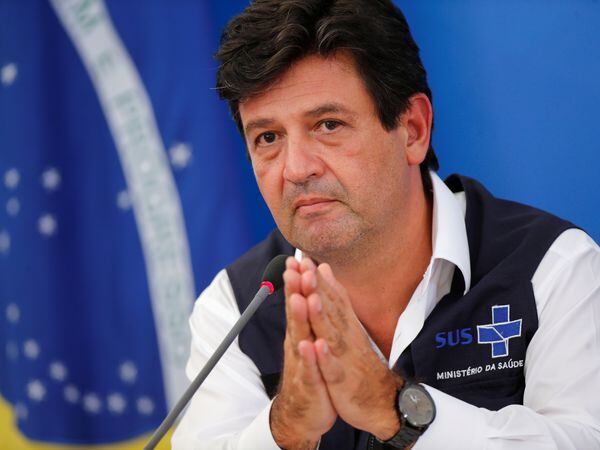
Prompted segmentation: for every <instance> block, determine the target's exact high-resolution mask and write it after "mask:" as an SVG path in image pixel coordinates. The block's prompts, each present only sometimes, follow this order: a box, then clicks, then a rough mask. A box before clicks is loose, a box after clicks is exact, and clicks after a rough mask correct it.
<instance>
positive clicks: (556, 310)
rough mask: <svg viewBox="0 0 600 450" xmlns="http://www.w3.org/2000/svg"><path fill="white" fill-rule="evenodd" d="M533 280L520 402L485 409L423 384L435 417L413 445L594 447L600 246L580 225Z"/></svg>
mask: <svg viewBox="0 0 600 450" xmlns="http://www.w3.org/2000/svg"><path fill="white" fill-rule="evenodd" d="M532 284H533V290H534V295H535V298H536V306H537V310H538V318H539V326H538V330H537V332H536V333H535V335H534V337H533V339H532V340H531V342H530V344H529V347H528V348H527V353H526V358H525V393H524V399H523V405H510V406H507V407H505V408H502V409H500V410H499V411H490V410H487V409H484V408H478V407H475V406H473V405H470V404H468V403H465V402H463V401H460V400H458V399H455V398H454V397H451V396H449V395H446V394H444V393H442V392H440V391H438V390H436V389H434V388H431V387H429V386H426V388H427V390H428V392H429V393H430V394H431V396H432V397H433V399H434V402H435V404H436V410H437V416H436V418H435V420H434V422H433V423H432V424H431V426H430V427H429V429H428V430H427V431H426V432H425V433H424V434H423V435H422V436H421V437H420V438H419V440H418V441H417V443H416V445H415V446H414V450H420V449H433V448H456V449H488V450H499V449H509V448H510V449H511V450H513V449H517V450H519V449H523V450H525V449H527V450H536V449H561V450H562V449H584V448H585V449H592V448H596V449H597V448H600V248H598V246H597V245H596V244H595V243H594V242H593V240H592V239H591V238H590V237H589V236H588V235H586V234H585V233H584V232H583V231H581V230H575V229H573V230H568V231H566V232H564V233H563V234H561V235H560V236H559V238H558V239H557V240H556V241H555V242H554V243H553V244H552V246H551V247H550V249H549V250H548V252H547V253H546V255H545V256H544V258H543V260H542V261H541V263H540V265H539V267H538V269H537V271H536V273H535V275H534V277H533V279H532Z"/></svg>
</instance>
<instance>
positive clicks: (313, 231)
mask: <svg viewBox="0 0 600 450" xmlns="http://www.w3.org/2000/svg"><path fill="white" fill-rule="evenodd" d="M298 222H300V223H298ZM319 222H320V223H319ZM369 228H370V227H369V226H368V225H367V224H365V223H364V221H363V220H362V219H361V218H360V217H358V216H357V215H356V213H354V212H352V211H351V212H347V213H346V214H345V215H344V216H343V217H341V218H318V219H315V220H314V221H313V222H312V223H310V222H309V223H301V221H295V220H293V219H292V224H291V228H290V236H289V239H288V241H289V242H290V243H291V244H292V245H294V246H295V247H296V248H299V249H300V250H302V252H303V253H304V254H306V255H307V256H310V257H311V258H312V259H314V260H315V261H318V262H326V263H328V264H330V265H332V266H345V265H348V264H352V263H353V262H355V261H356V260H358V259H360V258H361V257H362V256H363V253H364V247H365V243H366V241H367V240H368V236H369Z"/></svg>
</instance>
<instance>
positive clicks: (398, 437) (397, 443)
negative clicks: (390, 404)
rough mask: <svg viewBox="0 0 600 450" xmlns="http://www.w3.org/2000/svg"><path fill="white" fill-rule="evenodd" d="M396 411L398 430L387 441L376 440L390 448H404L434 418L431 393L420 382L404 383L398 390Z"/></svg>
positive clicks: (419, 434)
mask: <svg viewBox="0 0 600 450" xmlns="http://www.w3.org/2000/svg"><path fill="white" fill-rule="evenodd" d="M396 411H397V412H398V416H399V417H400V430H399V431H398V433H396V434H395V435H394V436H392V437H391V438H390V439H388V440H387V441H382V440H380V439H378V438H376V439H377V441H378V442H380V443H381V444H384V445H386V446H390V447H392V448H398V449H405V448H406V447H408V446H409V445H411V444H414V443H415V442H416V440H417V439H419V436H421V435H422V434H423V433H424V432H425V430H426V429H427V427H428V426H429V425H430V424H431V422H433V419H435V404H434V403H433V399H432V398H431V395H429V393H428V392H427V390H426V389H425V388H424V387H423V386H421V385H420V384H416V383H411V384H406V385H405V386H404V387H403V388H402V390H400V391H398V397H397V400H396Z"/></svg>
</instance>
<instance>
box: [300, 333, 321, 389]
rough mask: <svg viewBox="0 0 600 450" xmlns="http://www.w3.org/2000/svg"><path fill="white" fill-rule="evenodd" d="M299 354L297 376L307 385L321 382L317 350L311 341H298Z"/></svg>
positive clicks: (315, 384) (316, 384)
mask: <svg viewBox="0 0 600 450" xmlns="http://www.w3.org/2000/svg"><path fill="white" fill-rule="evenodd" d="M298 353H299V354H300V361H301V363H300V367H299V376H300V379H301V380H302V382H303V383H304V384H306V385H308V386H318V385H319V384H323V378H322V377H321V373H320V372H319V366H318V365H317V352H316V350H315V346H314V343H313V342H309V341H300V342H299V343H298Z"/></svg>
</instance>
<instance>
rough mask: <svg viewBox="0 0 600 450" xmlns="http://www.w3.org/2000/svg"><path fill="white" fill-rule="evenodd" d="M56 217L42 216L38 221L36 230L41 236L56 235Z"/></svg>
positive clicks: (50, 215)
mask: <svg viewBox="0 0 600 450" xmlns="http://www.w3.org/2000/svg"><path fill="white" fill-rule="evenodd" d="M57 226H58V225H57V223H56V217H54V215H52V214H43V215H42V216H41V217H40V218H39V219H38V230H39V232H40V234H42V235H43V236H52V235H53V234H54V233H56V228H57Z"/></svg>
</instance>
